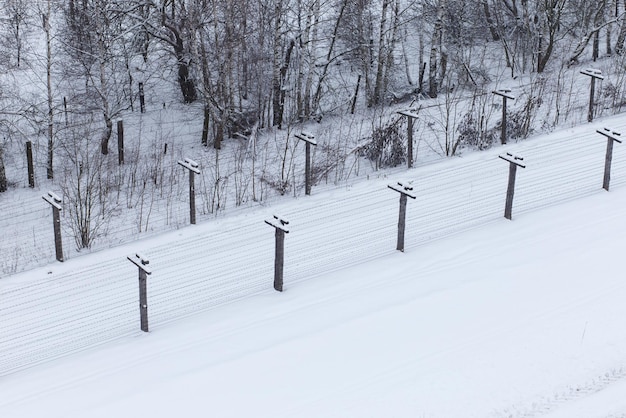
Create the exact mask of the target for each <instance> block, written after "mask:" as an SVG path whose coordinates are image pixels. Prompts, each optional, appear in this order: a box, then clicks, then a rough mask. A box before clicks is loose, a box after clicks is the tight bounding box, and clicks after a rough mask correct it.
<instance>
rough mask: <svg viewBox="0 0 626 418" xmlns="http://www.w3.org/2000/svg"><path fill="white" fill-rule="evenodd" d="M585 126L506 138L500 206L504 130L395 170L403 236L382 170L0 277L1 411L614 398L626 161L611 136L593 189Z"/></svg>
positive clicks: (79, 412)
mask: <svg viewBox="0 0 626 418" xmlns="http://www.w3.org/2000/svg"><path fill="white" fill-rule="evenodd" d="M612 122H614V123H615V124H618V123H620V122H621V121H620V120H618V119H615V120H613V121H612ZM613 126H614V125H613ZM595 128H596V126H586V127H583V128H580V129H578V130H568V131H564V132H561V133H560V134H558V135H551V136H549V137H544V138H538V139H536V140H534V141H529V142H526V143H524V144H520V145H515V146H510V147H509V148H507V150H508V151H513V152H515V153H521V154H523V155H524V156H525V157H526V160H525V161H527V162H528V168H526V169H524V171H522V170H520V172H519V173H518V175H519V177H518V193H517V194H516V207H515V208H514V220H513V221H512V222H510V221H507V220H504V219H502V218H501V213H502V201H503V198H504V189H505V186H506V173H507V171H508V168H507V166H506V163H504V162H502V161H499V160H498V159H497V158H496V156H497V151H498V150H494V151H493V152H490V153H483V154H478V155H474V156H470V157H468V158H464V159H462V160H460V161H459V160H455V161H450V162H447V163H445V164H437V165H433V166H429V167H425V168H422V169H416V170H412V171H410V172H408V173H406V175H405V177H404V178H410V179H414V180H415V184H416V193H417V195H418V199H417V200H416V201H410V202H409V213H408V229H407V251H406V252H405V253H396V252H395V251H394V250H393V248H394V246H395V224H396V216H397V196H395V194H394V192H392V191H391V190H389V189H387V188H386V184H387V182H389V181H391V179H382V180H376V181H370V182H366V183H363V184H360V185H356V186H354V187H352V188H351V189H350V190H345V191H343V190H336V191H335V192H332V193H326V194H324V195H316V196H313V197H311V198H310V199H299V200H297V201H293V202H290V203H288V204H285V205H281V206H276V207H274V208H272V209H271V210H259V211H256V212H250V213H247V214H243V215H238V216H236V217H231V218H227V219H222V220H220V221H218V222H211V223H206V224H202V225H198V226H196V227H194V228H185V229H183V230H180V231H177V232H175V233H170V234H165V235H162V236H160V237H158V238H155V239H151V240H145V241H139V242H136V243H134V244H133V245H132V246H125V247H119V248H116V249H114V250H109V251H103V252H100V253H97V254H93V255H89V256H85V257H80V258H77V259H73V260H70V261H69V262H67V263H64V264H63V265H59V264H55V265H51V266H49V267H48V268H46V269H37V270H33V271H31V272H28V273H25V274H21V275H16V276H12V277H10V278H8V279H3V280H2V281H0V336H1V337H0V394H1V396H0V416H1V417H3V418H5V417H10V418H12V417H41V416H46V417H68V418H70V417H81V418H82V417H87V416H88V417H130V416H136V415H142V416H150V417H154V418H158V417H172V416H185V417H187V416H189V417H190V416H207V415H212V416H219V417H250V416H254V417H420V418H421V417H535V416H536V417H574V418H576V417H581V418H582V417H585V418H594V417H598V418H609V417H611V418H614V417H624V416H626V304H625V303H624V300H626V282H625V281H624V277H623V271H624V263H623V259H624V257H623V249H624V245H623V243H624V236H625V235H624V234H625V232H626V219H625V218H624V215H623V207H624V205H626V190H625V189H624V187H623V186H622V185H623V183H624V181H625V180H626V177H625V176H623V175H622V173H623V168H624V159H623V158H622V155H623V154H619V152H620V151H619V148H616V156H615V161H614V163H615V166H614V168H615V171H614V179H613V183H612V185H614V187H612V190H611V192H610V193H606V192H603V191H601V190H600V188H599V187H600V184H601V180H602V177H601V176H602V164H603V161H604V142H603V141H602V139H599V140H598V139H597V138H596V136H597V134H596V135H594V134H593V133H594V132H595ZM585 132H587V134H585ZM576 141H579V142H576ZM585 146H587V147H589V148H585ZM499 151H500V152H501V151H502V150H499ZM498 161H499V162H498ZM533 163H534V165H533ZM566 168H569V169H570V170H565V169H566ZM404 178H403V179H404ZM394 180H395V179H394ZM568 193H569V194H568ZM580 196H586V197H584V198H580V199H578V200H572V199H574V198H577V197H580ZM563 200H569V202H566V203H561V204H560V205H554V204H555V203H558V202H561V201H563ZM545 206H550V207H545ZM542 207H543V208H542ZM273 211H276V212H278V213H281V214H282V215H284V216H285V217H287V218H288V219H290V220H291V221H292V222H291V224H290V226H291V232H290V234H288V236H287V238H286V260H285V261H286V266H285V281H286V291H285V292H284V293H282V294H279V293H275V292H273V291H272V290H270V288H271V277H272V253H273V232H272V230H271V228H270V227H269V226H267V225H265V224H264V223H263V219H264V218H265V217H267V216H270V214H271V213H272V212H273ZM478 225H480V228H472V227H474V226H478ZM437 237H443V238H441V239H438V240H433V238H437ZM134 251H140V252H142V253H145V254H146V255H147V256H148V257H149V258H150V259H151V266H152V268H153V271H154V274H153V276H151V277H150V279H149V281H150V282H149V297H150V313H151V328H152V331H151V332H150V333H149V334H143V333H141V332H139V331H138V326H139V325H138V312H137V300H136V294H137V288H136V287H137V283H136V279H135V277H136V269H134V268H133V266H132V265H131V264H130V263H129V262H128V261H126V260H125V256H126V255H129V254H132V253H133V252H134ZM183 316H187V317H186V318H183V319H181V317H183ZM69 354H72V355H71V356H69Z"/></svg>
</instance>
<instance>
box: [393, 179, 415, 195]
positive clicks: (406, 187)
mask: <svg viewBox="0 0 626 418" xmlns="http://www.w3.org/2000/svg"><path fill="white" fill-rule="evenodd" d="M387 187H389V188H390V189H391V190H395V191H396V192H398V193H402V194H403V195H406V196H408V197H410V198H411V199H415V198H416V197H417V196H416V195H415V193H413V185H412V184H411V182H400V181H398V182H396V184H388V185H387Z"/></svg>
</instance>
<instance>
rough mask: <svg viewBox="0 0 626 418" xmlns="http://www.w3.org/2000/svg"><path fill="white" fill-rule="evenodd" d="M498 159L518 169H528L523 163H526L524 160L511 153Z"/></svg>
mask: <svg viewBox="0 0 626 418" xmlns="http://www.w3.org/2000/svg"><path fill="white" fill-rule="evenodd" d="M498 157H499V158H502V159H503V160H504V161H507V162H509V163H511V164H515V165H516V166H518V167H522V168H526V165H525V164H524V163H522V161H524V158H523V157H520V156H518V155H513V154H511V153H510V152H507V153H506V154H505V155H498Z"/></svg>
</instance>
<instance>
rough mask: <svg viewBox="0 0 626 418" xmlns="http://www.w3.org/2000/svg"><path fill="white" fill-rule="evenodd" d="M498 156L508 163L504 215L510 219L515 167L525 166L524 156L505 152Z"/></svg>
mask: <svg viewBox="0 0 626 418" xmlns="http://www.w3.org/2000/svg"><path fill="white" fill-rule="evenodd" d="M498 157H499V158H501V159H503V160H504V161H507V162H508V163H509V185H508V187H507V189H506V203H505V205H504V217H505V218H506V219H508V220H511V213H512V210H513V195H514V194H515V176H516V173H517V167H522V168H526V166H525V165H524V164H522V161H523V160H524V158H522V157H518V156H517V155H513V154H511V153H510V152H507V153H506V155H499V156H498Z"/></svg>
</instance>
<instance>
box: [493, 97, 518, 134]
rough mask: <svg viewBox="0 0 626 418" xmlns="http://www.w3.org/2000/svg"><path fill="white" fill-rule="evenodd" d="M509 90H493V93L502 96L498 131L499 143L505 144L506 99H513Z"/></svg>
mask: <svg viewBox="0 0 626 418" xmlns="http://www.w3.org/2000/svg"><path fill="white" fill-rule="evenodd" d="M510 92H511V90H510V89H500V90H494V91H493V94H495V95H498V96H502V130H501V131H500V143H501V144H502V145H504V144H506V101H507V99H511V100H515V97H513V96H511V95H510V94H509V93H510Z"/></svg>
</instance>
